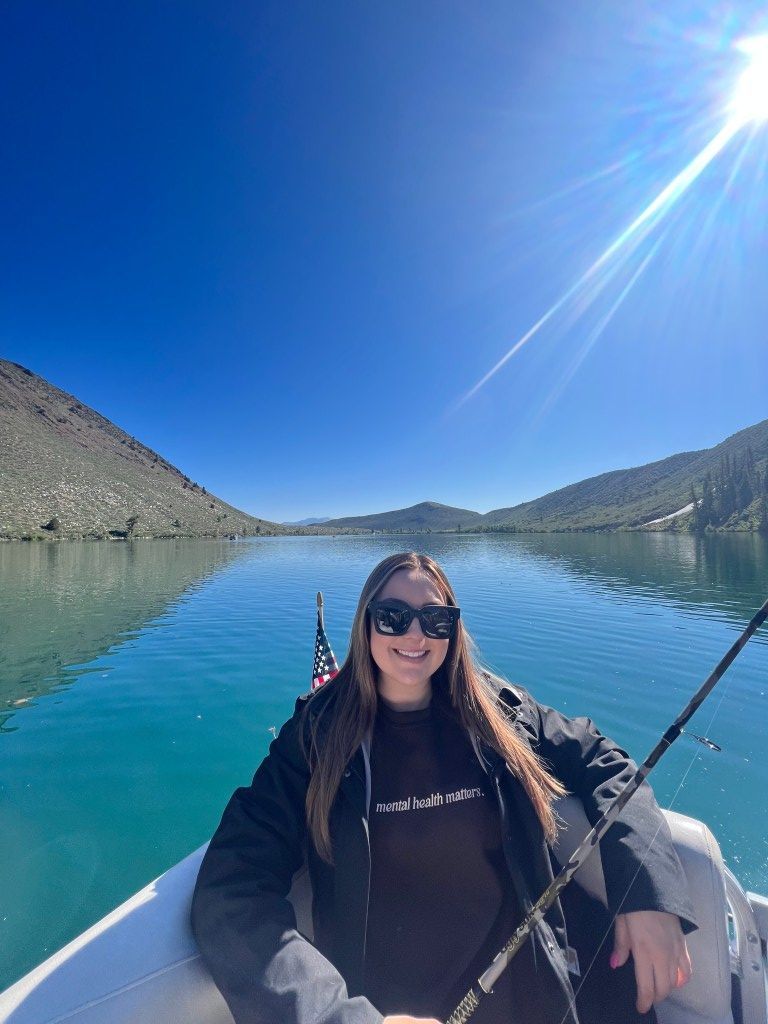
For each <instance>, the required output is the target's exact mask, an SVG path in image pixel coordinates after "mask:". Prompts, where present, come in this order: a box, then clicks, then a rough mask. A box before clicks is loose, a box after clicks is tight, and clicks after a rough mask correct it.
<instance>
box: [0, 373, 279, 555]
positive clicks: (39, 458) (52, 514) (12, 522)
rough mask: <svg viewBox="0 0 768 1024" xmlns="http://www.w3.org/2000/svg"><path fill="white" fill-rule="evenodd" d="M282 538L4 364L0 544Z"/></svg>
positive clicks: (100, 419) (273, 527)
mask: <svg viewBox="0 0 768 1024" xmlns="http://www.w3.org/2000/svg"><path fill="white" fill-rule="evenodd" d="M288 532H295V531H289V530H288V529H287V528H286V527H284V526H281V525H279V524H277V523H270V522H267V521H266V520H263V519H256V518H254V517H253V516H249V515H247V514H246V513H245V512H241V511H240V510H239V509H236V508H234V507H233V506H232V505H228V504H227V503H226V502H224V501H222V500H221V499H220V498H218V497H216V495H214V494H210V493H209V492H208V491H207V490H206V488H205V487H203V486H201V485H200V484H199V483H196V482H195V481H193V480H190V479H189V477H187V476H185V475H184V473H182V472H181V470H180V469H177V468H176V466H172V465H171V463H170V462H168V461H167V460H166V459H164V458H163V457H162V455H159V454H158V453H157V452H154V451H152V449H151V448H147V446H146V445H144V444H142V443H141V442H140V441H138V440H136V438H135V437H131V436H130V435H129V434H126V433H125V431H123V430H121V429H120V428H119V427H117V426H115V424H114V423H111V422H110V421H109V420H108V419H106V418H105V417H104V416H101V415H100V414H99V413H98V412H96V411H95V410H94V409H91V408H89V407H88V406H87V405H84V404H83V403H82V402H80V401H78V399H77V398H75V397H74V395H68V394H67V393H66V392H64V391H61V390H59V388H57V387H54V386H53V385H52V384H49V383H48V382H47V381H46V380H43V378H42V377H39V376H37V374H35V373H32V371H31V370H27V369H25V367H23V366H19V365H18V364H17V363H11V362H8V361H7V360H3V359H0V539H15V538H29V539H43V538H54V537H82V538H99V537H102V538H109V537H112V538H119V537H125V536H137V537H138V536H141V537H201V536H212V537H214V536H231V535H233V534H237V535H240V536H253V535H256V534H276V533H288Z"/></svg>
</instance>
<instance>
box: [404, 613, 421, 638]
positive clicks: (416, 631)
mask: <svg viewBox="0 0 768 1024" xmlns="http://www.w3.org/2000/svg"><path fill="white" fill-rule="evenodd" d="M411 634H413V635H414V636H417V637H419V638H421V639H423V638H424V630H423V629H422V628H421V623H420V622H419V617H418V615H414V616H413V618H412V619H411V624H410V626H409V627H408V629H407V630H406V633H405V635H406V636H410V635H411Z"/></svg>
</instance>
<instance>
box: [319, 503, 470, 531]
mask: <svg viewBox="0 0 768 1024" xmlns="http://www.w3.org/2000/svg"><path fill="white" fill-rule="evenodd" d="M482 520H483V516H482V515H481V514H480V513H479V512H471V511H470V510H469V509H466V508H453V507H452V506H451V505H441V504H440V503H439V502H437V501H422V502H420V503H419V504H418V505H411V506H410V508H401V509H395V510H394V511H393V512H378V513H376V514H375V515H369V516H348V517H347V518H345V519H329V520H328V522H327V523H325V525H326V526H327V527H332V528H340V527H344V528H350V527H355V528H356V529H363V530H386V531H387V532H388V533H390V532H393V531H397V530H405V531H414V530H416V531H419V530H424V531H426V530H456V529H461V530H463V529H467V528H469V529H471V528H472V527H473V526H476V525H479V524H480V523H481V522H482Z"/></svg>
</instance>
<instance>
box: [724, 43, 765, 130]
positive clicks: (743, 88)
mask: <svg viewBox="0 0 768 1024" xmlns="http://www.w3.org/2000/svg"><path fill="white" fill-rule="evenodd" d="M736 49H738V50H741V52H742V53H743V54H745V55H746V56H747V57H748V58H749V64H748V65H747V68H746V70H745V71H744V72H742V75H741V78H740V79H739V80H738V82H737V83H736V89H735V91H734V93H733V96H732V98H731V102H730V104H729V106H728V109H729V112H730V115H731V120H732V121H733V122H735V123H737V124H739V125H744V124H747V123H748V122H750V121H758V122H759V121H766V120H768V34H766V35H760V36H749V37H748V38H746V39H741V40H740V41H739V42H738V43H736Z"/></svg>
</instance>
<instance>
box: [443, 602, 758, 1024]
mask: <svg viewBox="0 0 768 1024" xmlns="http://www.w3.org/2000/svg"><path fill="white" fill-rule="evenodd" d="M766 618H768V600H767V601H765V603H764V604H763V606H762V607H761V608H760V610H759V611H758V612H757V613H756V614H755V615H754V617H753V618H752V619H751V621H750V623H749V625H748V626H747V627H746V629H745V630H744V632H743V633H742V634H741V636H740V637H739V638H738V639H737V640H736V641H735V643H733V644H732V645H731V647H730V648H729V650H728V652H727V653H726V654H725V655H724V656H723V658H722V659H721V660H720V661H719V662H718V664H717V666H716V667H715V668H714V670H713V671H712V673H711V674H710V675H709V676H708V677H707V678H706V679H705V681H704V682H703V683H702V685H701V686H700V687H699V689H698V690H697V691H696V693H695V694H694V696H693V697H692V698H691V700H690V701H689V702H688V704H687V706H686V707H685V708H684V709H683V711H681V713H680V714H679V715H678V717H677V718H676V719H675V721H674V722H673V723H672V725H670V727H669V728H668V729H667V731H666V732H665V733H664V734H663V735H662V737H661V739H660V740H659V742H658V743H657V744H656V746H655V747H654V748H653V750H652V751H651V752H650V754H649V755H648V757H646V759H645V761H643V763H642V764H641V765H640V767H639V768H638V769H637V771H636V772H635V774H634V775H633V777H632V778H631V779H630V780H629V782H628V783H627V784H626V786H625V787H624V789H622V791H621V792H620V793H619V794H618V796H617V797H616V798H615V800H614V801H613V803H612V804H611V806H610V807H609V808H608V810H607V811H605V812H604V814H603V815H602V817H601V818H600V820H599V821H598V822H597V823H596V824H595V826H594V828H593V829H592V830H591V831H590V832H589V833H588V834H587V835H586V836H585V837H584V839H583V841H582V842H581V843H580V844H579V845H578V846H577V847H576V849H575V850H574V852H573V853H572V855H571V857H570V859H569V860H568V862H567V864H565V866H564V867H563V868H562V870H561V871H560V873H559V874H558V875H557V876H556V877H555V878H554V879H553V881H552V882H551V883H550V884H549V885H548V886H547V888H546V889H545V890H544V892H543V893H542V894H541V896H539V898H538V899H537V900H536V902H535V903H534V905H533V906H532V907H531V909H530V910H529V911H528V913H527V914H526V915H525V917H524V918H523V920H522V921H521V922H520V925H519V926H518V928H517V930H516V931H515V933H514V934H513V935H512V937H511V939H510V940H509V941H508V942H507V943H506V945H505V946H504V947H503V948H502V949H501V951H500V952H499V953H497V955H496V956H495V957H494V959H493V960H492V962H491V964H490V966H489V967H488V968H487V970H486V971H485V972H484V973H483V974H481V975H480V977H479V978H478V979H477V982H476V984H475V985H473V986H472V987H471V988H470V990H469V992H467V994H466V995H465V996H464V998H463V999H462V1000H461V1002H460V1003H459V1004H458V1006H457V1007H456V1009H455V1010H454V1011H453V1013H452V1014H451V1015H450V1017H449V1018H448V1020H447V1021H446V1024H466V1022H467V1021H468V1020H469V1018H470V1017H471V1016H472V1014H473V1013H474V1012H475V1010H476V1009H477V1008H478V1006H479V1005H480V1002H481V1000H482V999H484V998H485V996H487V995H489V994H490V993H491V992H492V991H493V986H494V985H495V984H496V982H497V981H498V980H499V978H500V977H501V975H502V973H503V972H504V970H505V969H506V968H507V966H508V965H509V963H510V961H511V960H512V959H513V957H514V956H515V955H516V954H517V952H518V951H519V950H520V948H521V946H522V945H523V943H524V942H525V940H526V939H527V938H528V936H529V935H530V934H531V932H532V931H533V929H534V928H535V927H536V925H537V924H538V923H539V922H540V921H541V919H542V918H543V917H544V914H545V913H546V912H547V911H548V910H549V908H550V907H551V906H552V904H553V903H554V902H555V900H556V899H557V897H558V896H559V895H560V893H561V892H562V890H563V889H564V888H565V887H566V885H568V883H569V882H570V880H571V879H572V878H573V876H574V874H575V873H576V872H577V871H578V869H579V868H580V867H581V865H582V864H583V863H584V861H585V860H586V859H587V857H588V856H589V855H590V854H591V853H592V851H593V850H594V849H595V848H596V846H597V844H598V843H599V842H600V840H601V839H602V838H603V836H604V835H605V833H606V832H607V831H608V829H609V828H610V827H611V825H612V824H613V823H614V821H615V820H616V818H617V817H618V816H619V814H620V813H621V810H622V808H623V807H624V805H625V804H626V803H627V801H628V800H629V798H630V797H631V796H632V795H633V794H634V793H635V792H636V791H637V790H638V789H639V788H640V786H641V784H642V783H643V782H644V781H645V778H646V776H647V775H648V774H649V772H650V771H651V769H652V768H653V767H655V765H656V764H657V763H658V761H659V760H660V758H661V756H662V754H665V753H666V751H667V750H668V749H669V748H670V747H671V746H672V744H673V743H674V742H675V740H676V739H677V738H678V736H679V735H680V734H681V733H682V731H683V726H685V725H686V724H687V723H688V722H689V721H690V719H691V718H692V717H693V715H694V714H695V712H696V711H697V710H698V709H699V707H701V705H702V704H703V703H704V701H705V700H706V699H707V697H708V696H709V694H710V693H711V692H712V690H713V689H714V688H715V686H716V685H717V683H718V682H719V681H720V679H721V678H722V676H723V675H724V673H725V671H726V669H728V667H729V666H730V665H731V663H732V662H733V661H734V659H735V658H736V656H737V655H738V654H739V652H740V651H741V649H742V648H743V647H744V645H745V644H746V642H747V640H749V638H750V637H751V636H752V634H753V633H754V632H756V631H757V630H758V629H759V628H760V626H762V624H763V623H764V622H765V620H766Z"/></svg>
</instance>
